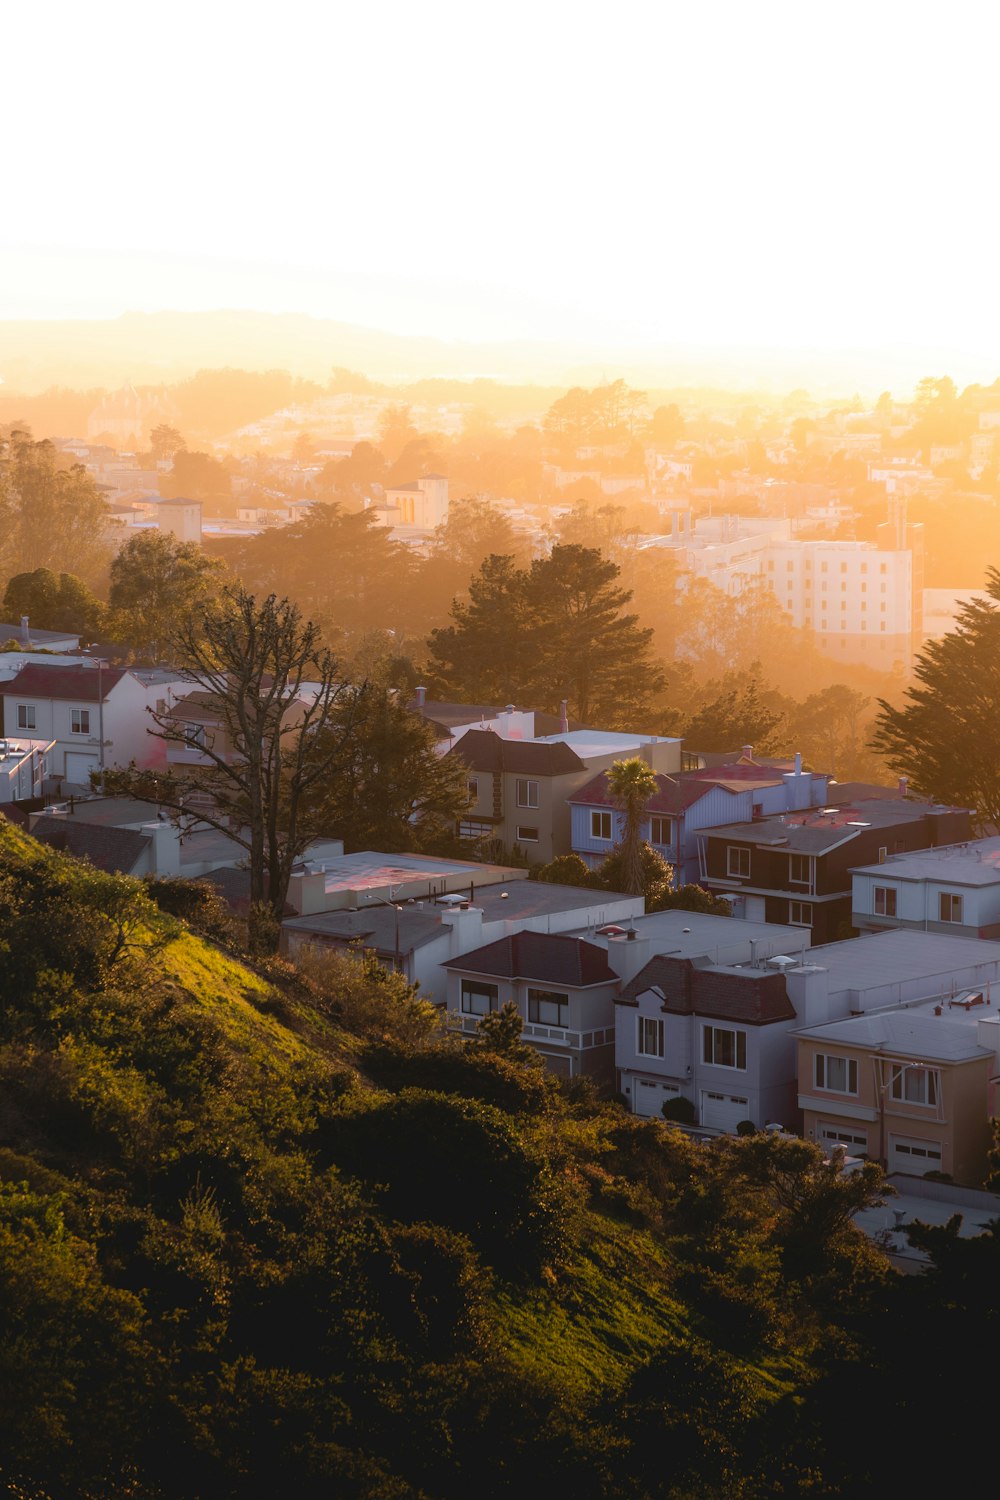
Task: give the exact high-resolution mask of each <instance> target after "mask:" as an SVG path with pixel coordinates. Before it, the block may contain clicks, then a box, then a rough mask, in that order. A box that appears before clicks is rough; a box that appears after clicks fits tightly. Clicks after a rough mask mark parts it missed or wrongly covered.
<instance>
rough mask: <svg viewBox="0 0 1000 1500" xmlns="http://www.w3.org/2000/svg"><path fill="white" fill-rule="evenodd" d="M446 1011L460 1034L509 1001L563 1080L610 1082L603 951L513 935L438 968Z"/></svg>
mask: <svg viewBox="0 0 1000 1500" xmlns="http://www.w3.org/2000/svg"><path fill="white" fill-rule="evenodd" d="M444 967H445V969H446V970H447V971H448V1010H449V1014H450V1015H451V1016H453V1017H454V1026H455V1028H456V1029H457V1030H459V1031H461V1032H465V1033H468V1032H474V1031H475V1029H476V1027H477V1025H478V1023H479V1021H480V1020H481V1019H482V1017H483V1016H484V1015H487V1014H488V1013H489V1012H490V1011H495V1010H499V1009H501V1008H502V1006H504V1005H505V1004H507V1003H508V1002H513V1004H514V1005H516V1006H517V1010H518V1013H519V1014H520V1016H521V1018H522V1022H523V1025H522V1036H523V1037H524V1040H525V1041H527V1042H530V1043H531V1045H532V1046H533V1047H535V1048H536V1050H537V1051H538V1052H539V1054H540V1055H541V1056H542V1058H543V1059H544V1061H545V1063H546V1065H547V1066H548V1067H550V1068H551V1069H552V1070H553V1072H555V1073H558V1074H559V1075H560V1077H563V1078H578V1077H581V1076H586V1077H591V1078H593V1079H595V1081H597V1082H599V1083H604V1084H605V1085H607V1086H610V1085H611V1083H612V1081H613V1077H614V1056H615V1005H614V997H615V993H616V991H617V989H618V975H617V974H616V973H615V971H614V969H613V968H611V966H610V964H609V963H608V956H607V953H606V951H605V950H604V949H602V948H599V947H598V946H597V945H596V944H594V943H590V942H587V941H586V940H585V939H583V938H576V937H569V936H566V935H563V934H559V935H554V934H549V933H539V932H518V933H514V934H513V935H511V936H510V937H504V938H500V939H499V940H498V941H497V942H494V943H488V944H487V945H486V946H485V947H482V948H476V949H474V950H473V951H472V952H466V953H463V954H462V955H461V956H460V957H458V958H455V959H453V960H450V961H449V962H448V963H446V964H445V965H444Z"/></svg>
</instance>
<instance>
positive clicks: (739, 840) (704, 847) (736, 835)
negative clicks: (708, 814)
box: [698, 798, 970, 943]
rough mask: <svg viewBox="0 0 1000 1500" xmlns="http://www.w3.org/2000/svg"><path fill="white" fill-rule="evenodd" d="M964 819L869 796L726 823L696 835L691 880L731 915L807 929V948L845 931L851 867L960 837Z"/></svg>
mask: <svg viewBox="0 0 1000 1500" xmlns="http://www.w3.org/2000/svg"><path fill="white" fill-rule="evenodd" d="M969 819H970V814H969V812H968V810H967V809H964V808H955V807H943V806H940V805H938V804H935V803H930V802H915V801H913V800H909V799H907V800H898V799H897V800H888V799H887V800H881V799H876V798H871V799H864V800H862V799H858V800H857V801H856V802H854V803H841V804H840V805H839V806H837V807H827V808H820V809H803V810H802V811H797V812H791V813H782V814H779V815H778V816H772V817H763V818H760V819H758V820H756V821H750V822H743V823H733V824H729V825H726V826H722V827H717V828H711V829H708V830H705V831H704V832H702V833H700V834H699V835H698V838H699V841H700V844H701V853H700V861H701V864H700V872H699V880H700V882H701V884H702V885H705V886H706V887H707V888H708V889H709V890H711V891H714V892H715V893H716V894H717V895H720V896H726V897H728V898H729V900H731V901H732V902H733V914H734V916H746V917H752V918H753V919H754V920H756V921H761V920H763V921H773V922H788V923H790V924H791V925H792V926H796V927H798V926H802V927H809V928H811V930H812V935H813V942H814V943H821V942H829V941H831V940H832V939H835V938H837V937H839V936H844V935H846V932H847V930H848V929H849V928H850V924H851V870H852V869H853V868H854V867H856V866H857V865H858V864H859V863H864V862H867V861H875V860H877V861H883V860H885V859H886V858H887V857H888V856H889V854H890V853H902V852H904V851H905V850H909V849H926V848H931V847H933V846H935V845H939V844H945V843H952V842H954V841H955V840H957V839H962V838H967V837H968V836H969V833H970V823H969Z"/></svg>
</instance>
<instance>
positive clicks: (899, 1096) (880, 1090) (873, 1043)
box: [798, 945, 1000, 1185]
mask: <svg viewBox="0 0 1000 1500" xmlns="http://www.w3.org/2000/svg"><path fill="white" fill-rule="evenodd" d="M991 946H995V945H991ZM798 1045H799V1104H800V1107H801V1109H802V1116H803V1133H804V1135H806V1136H807V1137H808V1138H809V1139H810V1140H815V1141H817V1142H818V1143H819V1144H820V1145H822V1146H824V1147H825V1148H827V1149H828V1150H829V1149H830V1148H832V1147H833V1146H835V1145H843V1146H846V1147H847V1149H848V1151H849V1152H850V1154H851V1155H855V1156H870V1157H873V1158H874V1159H875V1160H877V1161H881V1162H883V1163H884V1164H885V1165H886V1167H887V1168H888V1170H889V1171H890V1172H893V1173H897V1172H898V1173H906V1174H908V1175H910V1176H915V1177H922V1176H924V1175H925V1174H927V1173H929V1172H933V1173H945V1174H947V1175H948V1176H949V1177H951V1178H953V1179H954V1180H955V1181H956V1182H959V1183H964V1184H967V1185H976V1184H978V1183H980V1182H981V1181H982V1179H983V1175H984V1173H985V1169H986V1154H987V1151H988V1149H989V1145H990V1140H991V1131H990V1117H991V1116H992V1115H994V1114H995V1113H996V1111H997V1098H996V1090H997V1085H998V1083H1000V1015H998V1014H997V1010H996V1007H995V1006H994V1005H991V1004H990V1003H989V1001H988V1000H987V998H986V993H985V992H984V991H983V990H982V989H977V990H970V991H965V992H964V993H962V994H960V995H957V996H955V997H953V998H952V999H950V1000H942V1001H937V1002H926V1003H925V1004H923V1005H921V1006H919V1007H916V1008H914V1009H906V1010H892V1011H886V1012H880V1013H878V1014H876V1015H864V1016H852V1017H850V1018H848V1019H845V1020H842V1021H834V1022H832V1023H830V1024H829V1025H826V1026H818V1027H808V1028H806V1029H803V1030H802V1031H800V1032H799V1033H798Z"/></svg>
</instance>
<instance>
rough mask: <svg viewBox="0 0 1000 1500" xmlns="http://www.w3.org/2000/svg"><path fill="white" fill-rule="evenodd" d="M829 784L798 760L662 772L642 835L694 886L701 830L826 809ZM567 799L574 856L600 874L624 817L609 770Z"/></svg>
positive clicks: (621, 830) (679, 879) (618, 838)
mask: <svg viewBox="0 0 1000 1500" xmlns="http://www.w3.org/2000/svg"><path fill="white" fill-rule="evenodd" d="M829 779H830V778H829V777H828V776H827V775H825V774H820V773H816V772H812V771H803V769H802V764H801V758H800V757H799V756H796V757H795V760H794V762H792V761H787V762H778V763H776V764H774V765H764V764H760V763H758V762H756V761H753V760H749V759H747V758H743V759H741V760H739V761H737V762H735V763H734V764H732V765H728V766H713V767H705V768H703V769H702V770H698V771H682V772H680V773H679V774H678V775H677V776H667V775H664V774H663V773H660V774H658V775H657V777H656V783H657V790H656V793H655V795H654V796H653V797H652V798H650V801H649V805H648V808H647V816H646V817H645V819H644V820H643V823H642V827H641V834H642V838H643V839H644V840H645V841H646V843H647V844H649V845H650V846H651V847H652V848H653V849H655V850H656V852H657V854H660V855H662V857H663V858H664V859H665V860H666V861H667V863H668V864H670V865H673V866H675V868H676V870H677V883H678V884H679V885H681V884H686V883H687V882H689V881H697V879H698V872H699V863H698V845H697V840H696V837H695V835H696V833H697V832H698V830H699V829H705V828H716V827H718V826H719V825H720V824H726V823H729V822H730V821H731V820H733V819H734V818H741V819H745V820H746V821H747V822H750V821H752V820H753V819H754V818H762V817H765V816H767V814H768V813H780V812H791V811H793V810H795V809H799V808H806V807H822V806H823V804H824V803H825V801H826V796H827V786H828V783H829ZM567 800H568V802H569V806H570V817H571V847H572V850H573V853H574V854H579V855H580V857H581V859H583V861H584V863H585V864H587V865H589V866H590V868H591V869H596V868H597V866H598V865H600V864H601V862H602V860H604V859H606V858H607V856H608V855H609V854H610V853H611V851H612V849H613V848H614V847H615V845H616V844H618V843H620V842H621V838H622V835H623V833H624V818H623V816H622V814H621V813H620V812H618V811H617V809H616V808H615V806H614V802H613V800H612V797H611V794H610V792H609V791H608V778H607V772H606V771H601V772H599V773H598V774H597V775H596V776H593V777H592V778H591V779H590V781H588V782H586V783H585V784H584V785H583V786H582V787H580V788H578V790H577V791H575V792H574V793H573V794H572V796H570V797H569V798H568V799H567Z"/></svg>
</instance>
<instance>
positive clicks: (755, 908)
mask: <svg viewBox="0 0 1000 1500" xmlns="http://www.w3.org/2000/svg"><path fill="white" fill-rule="evenodd" d="M746 903H747V904H746V920H747V921H748V922H766V921H767V918H766V916H765V914H764V897H763V896H747V897H746Z"/></svg>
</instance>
